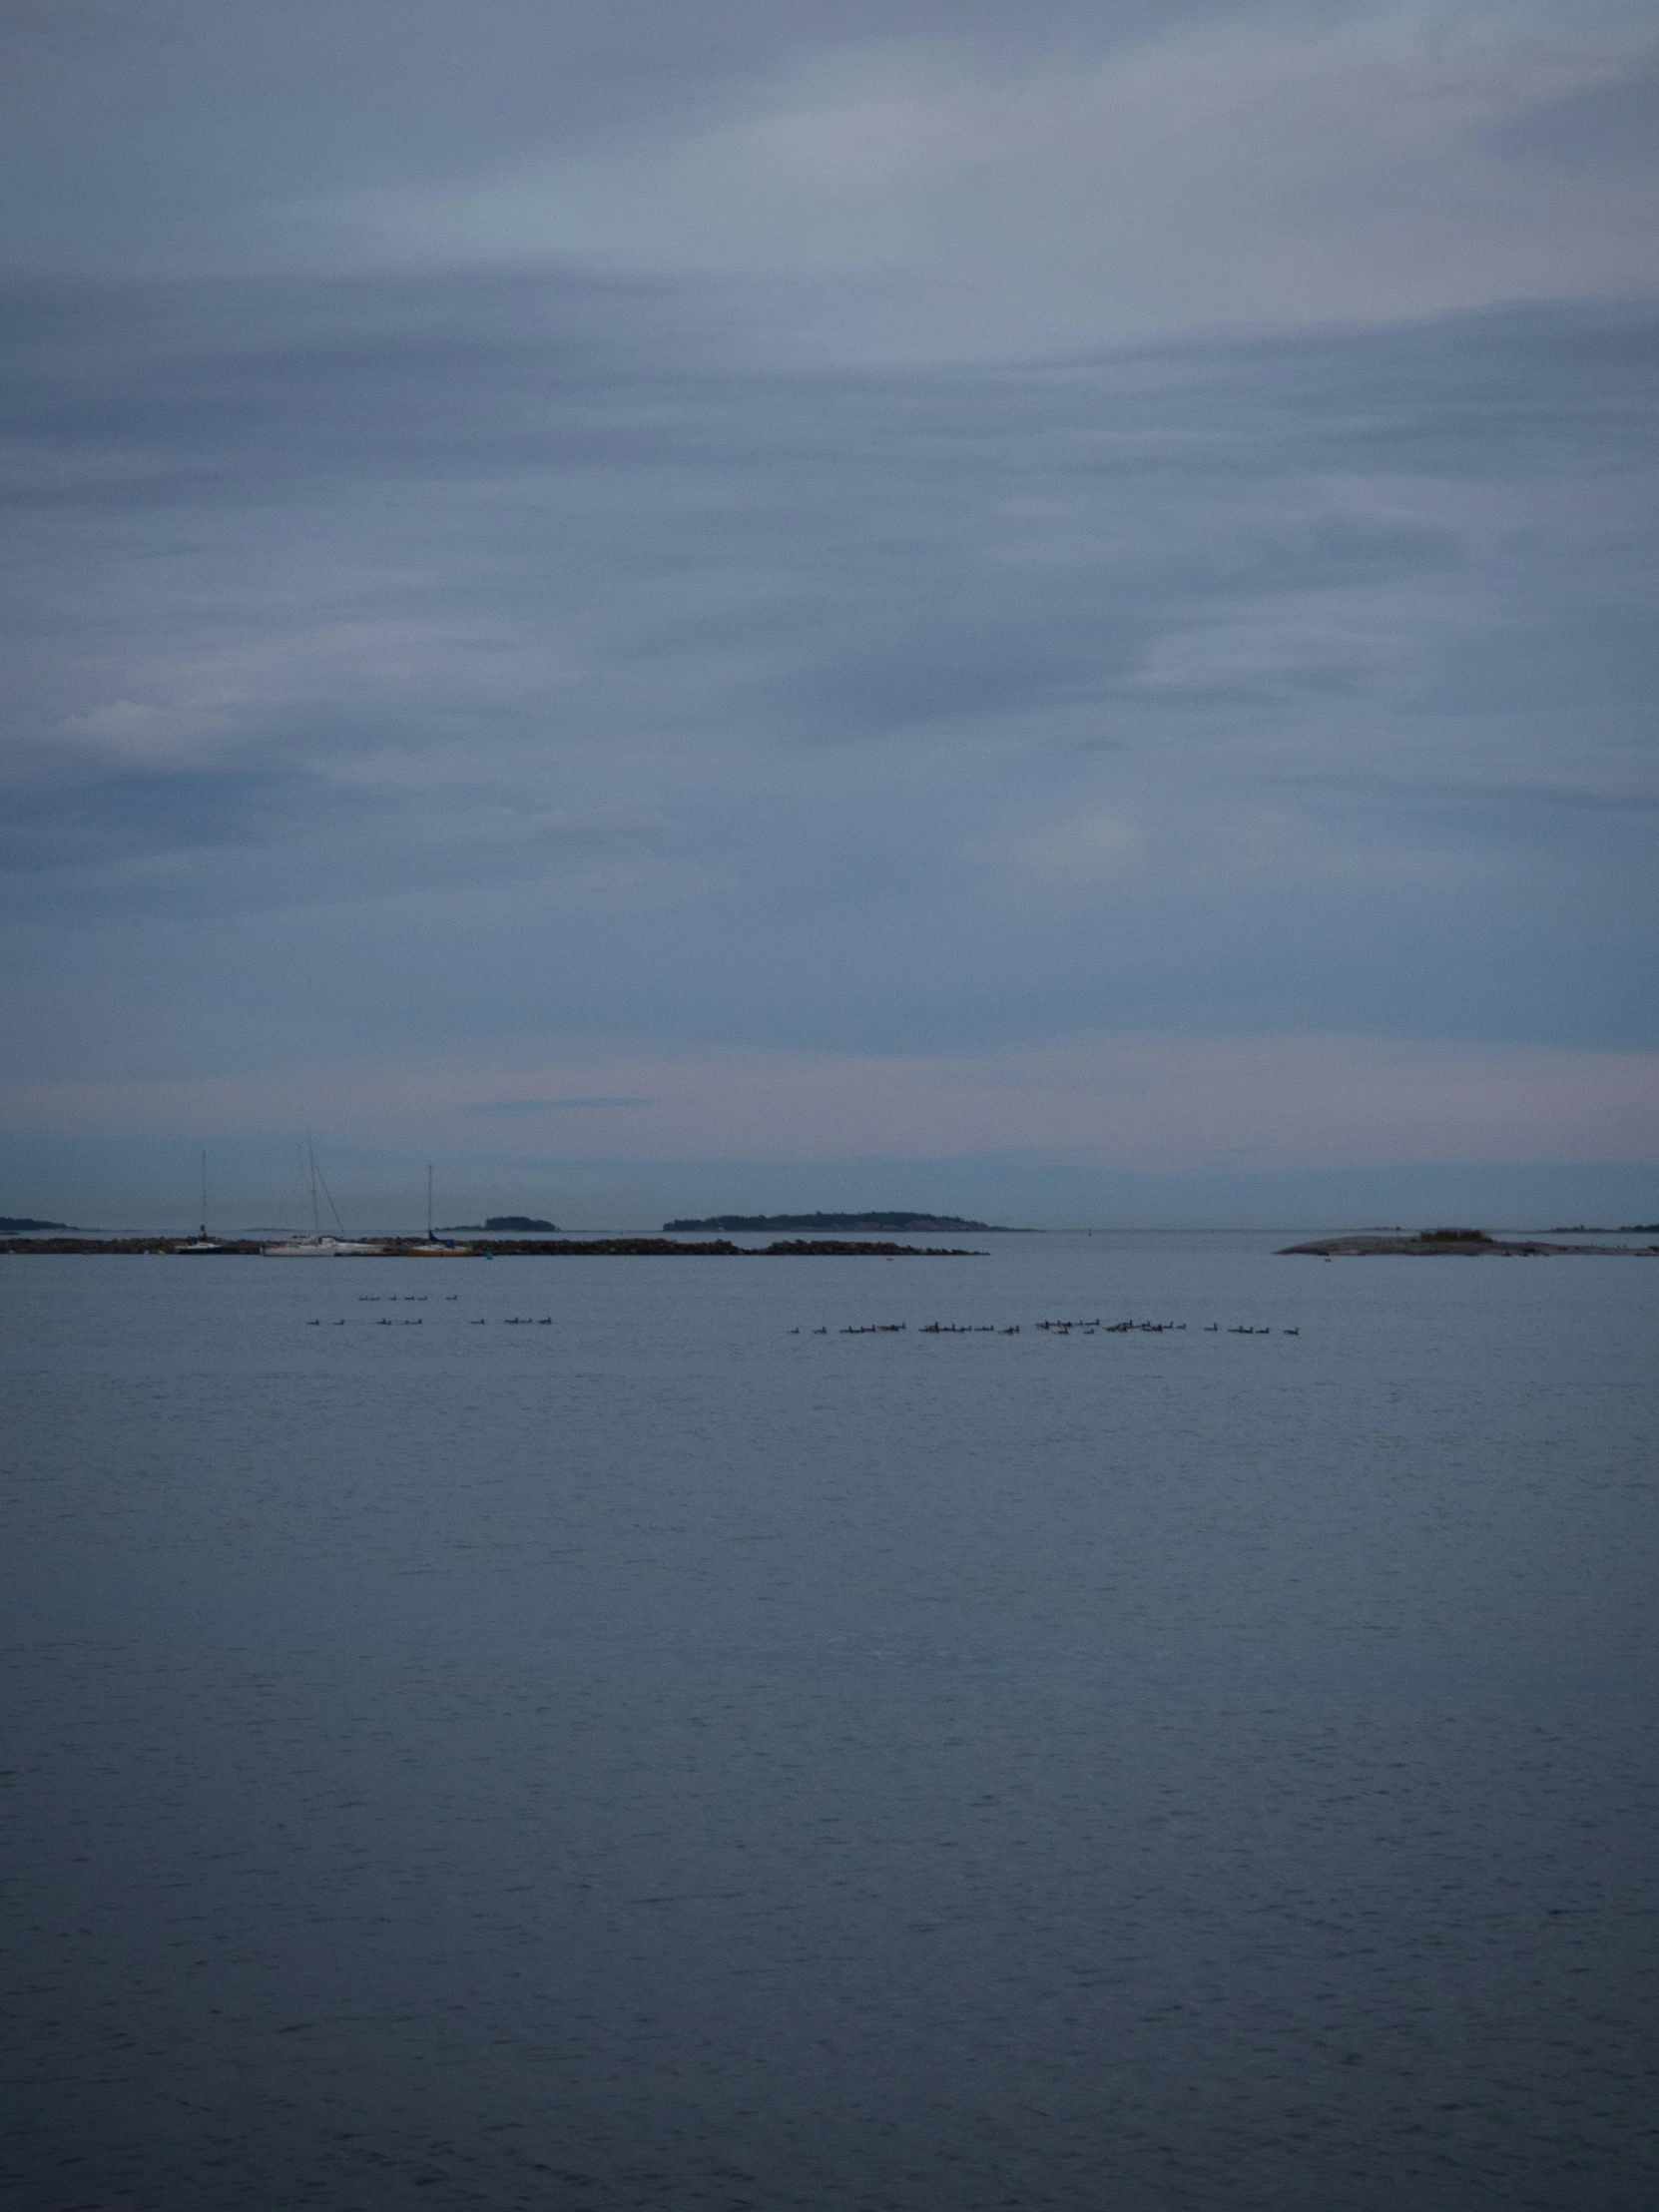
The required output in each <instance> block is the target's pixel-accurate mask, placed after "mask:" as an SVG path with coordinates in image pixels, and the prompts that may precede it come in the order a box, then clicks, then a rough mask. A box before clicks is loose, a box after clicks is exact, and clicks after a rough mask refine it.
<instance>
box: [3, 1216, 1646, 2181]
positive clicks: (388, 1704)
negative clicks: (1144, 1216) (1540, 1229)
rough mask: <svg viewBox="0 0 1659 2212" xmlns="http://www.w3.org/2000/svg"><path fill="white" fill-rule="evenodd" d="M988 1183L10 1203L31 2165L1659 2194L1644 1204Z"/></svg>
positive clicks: (8, 1988)
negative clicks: (158, 1240)
mask: <svg viewBox="0 0 1659 2212" xmlns="http://www.w3.org/2000/svg"><path fill="white" fill-rule="evenodd" d="M982 1241H984V1242H987V1243H990V1244H991V1246H992V1249H991V1251H990V1253H989V1255H988V1257H986V1258H984V1259H977V1260H971V1261H970V1260H942V1259H940V1260H935V1259H929V1260H925V1261H922V1260H913V1261H887V1262H883V1261H870V1260H762V1259H756V1260H693V1259H686V1260H674V1261H655V1260H569V1261H555V1260H520V1261H496V1262H493V1263H487V1264H486V1263H483V1262H463V1261H455V1262H425V1263H421V1262H413V1261H403V1262H400V1263H383V1262H375V1261H333V1262H328V1261H318V1262H312V1263H309V1264H306V1265H288V1266H278V1265H276V1264H271V1265H268V1264H267V1263H265V1262H264V1261H260V1260H220V1261H215V1260H207V1259H204V1260H195V1261H192V1260H187V1259H174V1260H165V1261H164V1260H149V1259H126V1258H106V1259H99V1258H92V1259H80V1258H63V1259H33V1258H31V1259H18V1260H0V1320H3V1325H4V1338H3V1344H4V1350H3V1355H0V1357H3V1364H4V1418H3V1423H0V1457H3V1461H4V1482H3V1499H4V1506H3V1511H4V1523H3V1528H4V1545H3V1562H0V1576H3V1583H4V1591H5V1621H4V1646H5V1695H4V1715H5V1731H6V1737H7V1742H6V1748H5V1754H4V1761H3V1764H4V1767H5V1770H6V1771H5V1776H4V1791H5V1799H4V1838H5V1843H4V1882H5V1889H4V1897H3V1899H0V1908H3V1910H0V1935H3V1946H4V1958H3V1977H4V2006H3V2014H4V2024H3V2027H0V2035H3V2039H4V2049H3V2052H0V2059H3V2063H0V2078H3V2080H4V2084H5V2088H4V2104H5V2128H6V2134H5V2150H4V2153H3V2156H0V2201H3V2202H4V2203H5V2204H6V2205H7V2207H8V2208H9V2212H43V2208H51V2212H67V2208H69V2207H72V2206H87V2207H93V2206H96V2207H105V2206H122V2207H157V2208H165V2212H194V2208H204V2212H207V2208H212V2212H221V2208H230V2207H243V2206H257V2207H264V2206H278V2205H279V2206H287V2205H293V2206H308V2207H321V2208H325V2212H343V2208H346V2207H355V2206H360V2207H364V2208H368V2212H381V2208H392V2207H397V2208H402V2207H407V2206H412V2205H425V2206H428V2207H448V2206H461V2205H480V2206H490V2207H503V2206H520V2205H522V2206H535V2207H554V2208H563V2207H567V2206H568V2207H571V2208H574V2212H581V2208H585V2207H595V2208H599V2207H623V2206H629V2207H632V2206H641V2207H644V2206H650V2207H663V2208H674V2212H678V2208H682V2207H693V2206H711V2207H722V2208H732V2212H736V2208H740V2207H742V2208H756V2212H775V2208H781V2207H786V2206H800V2207H809V2208H812V2212H882V2208H887V2207H891V2208H893V2212H935V2208H936V2212H981V2208H986V2212H988V2208H990V2207H1009V2208H1016V2212H1025V2208H1038V2207H1062V2208H1066V2212H1071V2208H1077V2212H1082V2208H1089V2212H1096V2208H1111V2212H1139V2208H1143V2207H1144V2208H1148V2212H1151V2208H1154V2207H1156V2208H1168V2207H1186V2206H1206V2207H1208V2206H1214V2207H1218V2208H1220V2207H1226V2208H1229V2212H1233V2208H1239V2207H1253V2206H1261V2207H1264V2208H1265V2207H1273V2208H1275V2212H1286V2208H1290V2212H1301V2208H1307V2212H1337V2208H1344V2207H1352V2208H1357V2212H1371V2208H1376V2212H1398V2208H1401V2207H1408V2208H1412V2212H1424V2208H1429V2212H1432V2208H1439V2207H1444V2208H1445V2212H1453V2208H1455V2212H1468V2208H1470V2207H1486V2206H1491V2207H1499V2206H1501V2207H1504V2208H1506V2212H1507V2208H1510V2207H1524V2206H1536V2207H1548V2208H1566V2207H1572V2208H1580V2207H1581V2208H1583V2212H1622V2208H1626V2207H1628V2208H1629V2212H1638V2208H1640V2212H1650V2208H1651V2207H1652V2206H1653V2205H1654V2204H1655V2203H1656V2202H1659V2132H1656V2128H1659V2094H1656V2087H1659V2084H1656V2071H1659V1915H1656V1908H1659V1757H1656V1755H1655V1754H1656V1746H1655V1733H1656V1714H1659V1660H1656V1628H1655V1621H1656V1599H1659V1541H1656V1502H1659V1499H1656V1474H1659V1452H1656V1449H1655V1439H1656V1420H1655V1411H1656V1397H1659V1387H1656V1385H1659V1359H1656V1358H1655V1352H1656V1349H1659V1347H1656V1339H1659V1330H1656V1327H1655V1324H1656V1321H1659V1263H1655V1262H1649V1261H1631V1260H1603V1259H1580V1260H1564V1259H1563V1260H1552V1261H1518V1260H1517V1261H1504V1260H1496V1259H1488V1260H1482V1261H1477V1262H1468V1261H1458V1260H1445V1261H1436V1262H1430V1261H1415V1262H1413V1261H1386V1260H1371V1261H1348V1262H1337V1263H1335V1264H1331V1265H1325V1264H1322V1263H1320V1262H1318V1261H1311V1260H1301V1259H1280V1258H1276V1257H1274V1255H1273V1250H1272V1248H1273V1245H1274V1244H1275V1243H1283V1242H1287V1241H1289V1240H1288V1237H1281V1238H1278V1239H1274V1238H1269V1237H1262V1236H1163V1237H1152V1236H1145V1237H1131V1236H1095V1237H1093V1238H1082V1237H1031V1238H1024V1237H1008V1238H997V1239H994V1240H982ZM544 1316H545V1317H547V1324H546V1325H543V1320H542V1318H543V1317H544ZM513 1317H520V1320H519V1322H518V1324H517V1325H516V1326H515V1325H513ZM1097 1318H1098V1319H1099V1320H1100V1321H1102V1322H1106V1323H1110V1322H1116V1321H1120V1320H1134V1321H1136V1322H1137V1323H1138V1322H1141V1321H1153V1322H1173V1323H1185V1324H1186V1325H1187V1327H1186V1329H1185V1331H1184V1332H1182V1331H1172V1332H1166V1333H1164V1334H1156V1335H1155V1334H1148V1333H1142V1332H1141V1331H1139V1330H1137V1331H1136V1332H1135V1333H1133V1334H1131V1335H1128V1336H1121V1335H1106V1334H1096V1335H1092V1336H1091V1335H1086V1334H1083V1333H1081V1332H1079V1331H1075V1330H1074V1331H1073V1333H1072V1334H1070V1335H1069V1336H1064V1335H1061V1334H1059V1333H1057V1332H1054V1331H1046V1332H1045V1331H1041V1330H1038V1329H1037V1328H1036V1327H1035V1324H1036V1323H1038V1322H1039V1321H1043V1320H1070V1321H1074V1322H1077V1321H1093V1320H1095V1319H1097ZM313 1320H314V1321H315V1322H317V1323H318V1324H319V1326H318V1327H315V1328H313V1327H310V1326H309V1324H310V1323H311V1322H312V1321H313ZM935 1320H937V1321H939V1322H941V1323H945V1324H957V1325H962V1326H967V1325H973V1326H974V1327H975V1329H976V1330H980V1331H983V1330H986V1329H988V1328H990V1327H992V1326H994V1327H995V1328H996V1329H997V1330H998V1331H1000V1330H1001V1329H1004V1328H1011V1327H1013V1326H1014V1325H1016V1324H1017V1325H1018V1328H1019V1332H1020V1333H1019V1334H1018V1335H1017V1336H1003V1335H1001V1334H985V1333H978V1334H973V1335H941V1336H923V1335H921V1334H919V1331H920V1328H921V1326H922V1325H923V1324H926V1323H929V1322H932V1321H935ZM899 1322H903V1323H905V1324H907V1328H906V1329H905V1331H904V1332H903V1333H902V1334H878V1335H859V1336H850V1335H846V1336H843V1335H841V1334H840V1332H841V1330H842V1329H843V1328H849V1327H864V1326H868V1325H873V1324H894V1323H899ZM1210 1323H1215V1324H1217V1325H1218V1326H1217V1329H1216V1332H1215V1333H1214V1334H1210V1333H1207V1329H1206V1325H1207V1324H1210ZM416 1324H418V1326H416ZM336 1325H343V1326H336ZM382 1325H384V1326H382ZM1234 1328H1250V1329H1253V1330H1256V1331H1258V1332H1261V1331H1269V1330H1271V1332H1272V1334H1271V1335H1264V1334H1256V1335H1250V1336H1239V1335H1234V1334H1231V1333H1230V1332H1231V1331H1232V1330H1233V1329H1234ZM1287 1328H1289V1329H1295V1330H1299V1331H1300V1334H1299V1335H1296V1336H1287V1335H1286V1334H1284V1332H1285V1331H1286V1329H1287ZM798 1329H799V1330H800V1331H801V1332H802V1333H801V1334H800V1335H799V1336H798V1335H795V1334H793V1332H794V1331H796V1330H798ZM817 1329H825V1330H828V1332H829V1334H828V1335H822V1336H819V1335H814V1334H812V1332H813V1331H814V1330H817Z"/></svg>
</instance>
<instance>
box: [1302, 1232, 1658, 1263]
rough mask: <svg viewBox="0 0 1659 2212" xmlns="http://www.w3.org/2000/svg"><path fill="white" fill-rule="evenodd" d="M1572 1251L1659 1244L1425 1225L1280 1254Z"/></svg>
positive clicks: (1320, 1241)
mask: <svg viewBox="0 0 1659 2212" xmlns="http://www.w3.org/2000/svg"><path fill="white" fill-rule="evenodd" d="M1601 1233H1602V1232H1599V1231H1597V1232H1592V1231H1588V1230H1586V1231H1584V1232H1583V1234H1584V1235H1591V1234H1601ZM1569 1234H1570V1232H1569ZM1569 1252H1577V1253H1591V1254H1594V1255H1596V1256H1597V1257H1598V1258H1600V1257H1605V1258H1608V1259H1616V1258H1619V1257H1620V1256H1621V1255H1634V1256H1635V1257H1637V1258H1639V1259H1646V1258H1649V1257H1650V1256H1652V1255H1653V1254H1656V1253H1659V1245H1650V1246H1649V1247H1648V1248H1647V1251H1646V1252H1643V1251H1642V1250H1641V1248H1640V1247H1639V1246H1636V1245H1563V1244H1540V1243H1539V1242H1538V1241H1537V1239H1536V1238H1533V1237H1528V1238H1513V1239H1508V1238H1498V1237H1491V1236H1488V1235H1487V1233H1486V1231H1485V1230H1484V1229H1423V1230H1419V1231H1418V1233H1417V1234H1416V1236H1414V1237H1380V1236H1358V1237H1318V1238H1316V1239H1315V1240H1314V1241H1313V1242H1312V1243H1311V1244H1297V1245H1286V1246H1284V1247H1283V1249H1282V1252H1281V1257H1282V1258H1283V1257H1287V1256H1289V1255H1291V1254H1293V1253H1306V1254H1308V1255H1309V1256H1310V1257H1311V1258H1313V1259H1316V1260H1338V1259H1344V1260H1360V1259H1373V1258H1381V1257H1382V1256H1383V1255H1384V1254H1389V1253H1397V1254H1404V1255H1405V1256H1406V1257H1408V1258H1426V1259H1436V1258H1443V1259H1466V1260H1473V1259H1478V1258H1479V1257H1480V1255H1481V1254H1482V1253H1491V1254H1494V1255H1495V1256H1496V1257H1497V1258H1499V1259H1506V1260H1515V1259H1524V1260H1532V1259H1539V1260H1541V1259H1545V1258H1547V1257H1548V1256H1549V1255H1551V1254H1554V1253H1569Z"/></svg>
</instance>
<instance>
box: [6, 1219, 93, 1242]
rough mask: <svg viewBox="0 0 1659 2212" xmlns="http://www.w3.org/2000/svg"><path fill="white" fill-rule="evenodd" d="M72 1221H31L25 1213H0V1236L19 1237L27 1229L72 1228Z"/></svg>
mask: <svg viewBox="0 0 1659 2212" xmlns="http://www.w3.org/2000/svg"><path fill="white" fill-rule="evenodd" d="M74 1226H75V1224H74V1223H73V1222H72V1221H31V1220H30V1219H29V1217H28V1215H27V1214H0V1237H19V1236H21V1235H22V1234H23V1233H24V1231H25V1230H29V1229H73V1228H74Z"/></svg>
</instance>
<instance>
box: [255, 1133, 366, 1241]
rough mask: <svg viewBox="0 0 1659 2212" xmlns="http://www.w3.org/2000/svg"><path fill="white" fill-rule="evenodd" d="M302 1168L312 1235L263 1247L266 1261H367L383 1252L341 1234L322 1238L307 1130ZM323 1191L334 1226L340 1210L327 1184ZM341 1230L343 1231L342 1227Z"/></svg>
mask: <svg viewBox="0 0 1659 2212" xmlns="http://www.w3.org/2000/svg"><path fill="white" fill-rule="evenodd" d="M305 1164H306V1166H307V1167H308V1169H309V1171H310V1183H311V1233H310V1235H309V1236H308V1237H302V1236H301V1237H284V1238H283V1239H282V1241H281V1243H280V1244H269V1245H266V1246H265V1247H264V1253H265V1257H266V1258H267V1259H268V1260H344V1259H350V1258H355V1257H357V1256H362V1257H369V1256H371V1255H373V1254H374V1253H377V1252H384V1251H385V1249H386V1248H385V1246H384V1245H378V1244H362V1243H360V1242H358V1241H356V1240H355V1239H353V1238H350V1237H347V1236H345V1235H343V1234H342V1235H340V1236H338V1237H325V1236H324V1235H323V1234H322V1230H321V1226H320V1224H319V1222H318V1220H317V1212H316V1186H317V1182H318V1176H317V1169H316V1154H315V1152H314V1151H313V1150H312V1149H311V1133H310V1131H309V1130H308V1129H307V1130H306V1132H305ZM322 1188H323V1191H324V1193H325V1194H326V1195H327V1199H328V1206H329V1210H330V1211H331V1213H332V1214H333V1217H334V1220H335V1222H336V1224H338V1223H339V1208H338V1207H337V1206H336V1205H335V1204H334V1198H333V1193H332V1192H331V1191H329V1189H328V1186H327V1184H326V1183H324V1184H323V1186H322ZM340 1226H341V1227H342V1229H343V1224H341V1225H340Z"/></svg>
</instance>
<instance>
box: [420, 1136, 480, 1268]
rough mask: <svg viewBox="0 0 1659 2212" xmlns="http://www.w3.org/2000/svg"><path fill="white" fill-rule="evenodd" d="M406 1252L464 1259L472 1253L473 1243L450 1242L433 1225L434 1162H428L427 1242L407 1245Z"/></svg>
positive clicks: (435, 1258) (431, 1256)
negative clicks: (459, 1243)
mask: <svg viewBox="0 0 1659 2212" xmlns="http://www.w3.org/2000/svg"><path fill="white" fill-rule="evenodd" d="M403 1250H404V1251H405V1252H412V1253H413V1254H414V1255H415V1257H416V1258H417V1259H421V1260H464V1259H466V1258H468V1257H469V1256H470V1254H471V1251H472V1247H471V1245H458V1244H449V1243H447V1242H446V1241H445V1240H444V1239H443V1238H442V1237H440V1236H439V1235H438V1234H437V1232H436V1231H435V1230H434V1229H433V1227H432V1163H431V1161H430V1160H428V1161H427V1163H426V1242H425V1243H424V1244H412V1245H405V1246H404V1247H403Z"/></svg>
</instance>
